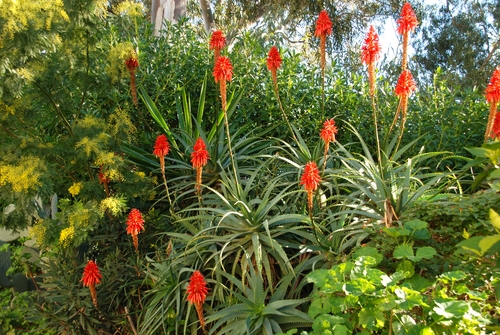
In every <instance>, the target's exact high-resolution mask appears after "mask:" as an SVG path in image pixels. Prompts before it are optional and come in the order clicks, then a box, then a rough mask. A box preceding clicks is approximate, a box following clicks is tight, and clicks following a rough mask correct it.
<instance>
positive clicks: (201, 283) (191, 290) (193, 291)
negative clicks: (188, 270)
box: [187, 270, 208, 304]
mask: <svg viewBox="0 0 500 335" xmlns="http://www.w3.org/2000/svg"><path fill="white" fill-rule="evenodd" d="M187 293H188V296H187V300H188V301H189V302H191V303H193V304H197V303H204V302H205V299H206V297H207V293H208V287H207V282H206V281H205V277H203V275H202V274H201V272H200V271H198V270H196V271H195V272H193V274H192V275H191V278H190V279H189V285H188V287H187Z"/></svg>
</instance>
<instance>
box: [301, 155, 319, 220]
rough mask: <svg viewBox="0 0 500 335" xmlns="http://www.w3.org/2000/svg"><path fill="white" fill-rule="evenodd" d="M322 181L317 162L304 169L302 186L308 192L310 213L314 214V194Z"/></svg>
mask: <svg viewBox="0 0 500 335" xmlns="http://www.w3.org/2000/svg"><path fill="white" fill-rule="evenodd" d="M320 181H321V177H320V176H319V170H318V166H317V165H316V163H315V162H308V163H307V164H306V166H305V167H304V173H303V174H302V177H301V179H300V185H304V189H305V190H306V191H307V207H308V209H309V213H312V209H313V192H314V191H316V189H317V188H318V185H319V182H320Z"/></svg>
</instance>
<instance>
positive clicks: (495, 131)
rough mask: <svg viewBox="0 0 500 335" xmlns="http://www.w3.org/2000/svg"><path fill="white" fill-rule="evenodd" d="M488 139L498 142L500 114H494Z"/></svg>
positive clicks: (499, 136) (499, 138)
mask: <svg viewBox="0 0 500 335" xmlns="http://www.w3.org/2000/svg"><path fill="white" fill-rule="evenodd" d="M490 137H491V139H492V140H496V141H500V113H495V119H494V120H493V126H492V127H491V135H490Z"/></svg>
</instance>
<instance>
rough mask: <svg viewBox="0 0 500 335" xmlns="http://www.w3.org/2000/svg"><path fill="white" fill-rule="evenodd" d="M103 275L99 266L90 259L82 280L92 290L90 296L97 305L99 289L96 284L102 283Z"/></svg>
mask: <svg viewBox="0 0 500 335" xmlns="http://www.w3.org/2000/svg"><path fill="white" fill-rule="evenodd" d="M101 279H102V275H101V271H99V267H98V266H97V264H96V263H94V261H92V260H90V261H88V262H87V265H85V268H84V269H83V276H82V279H81V281H82V282H83V286H87V287H88V288H89V290H90V296H91V297H92V303H93V304H94V306H96V307H97V291H96V289H95V286H96V285H97V284H100V283H101Z"/></svg>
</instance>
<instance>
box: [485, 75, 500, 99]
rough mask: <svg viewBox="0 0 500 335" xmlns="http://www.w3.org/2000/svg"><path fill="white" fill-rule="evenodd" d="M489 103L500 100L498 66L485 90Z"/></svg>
mask: <svg viewBox="0 0 500 335" xmlns="http://www.w3.org/2000/svg"><path fill="white" fill-rule="evenodd" d="M484 93H485V95H486V100H487V101H488V102H489V103H498V102H500V68H497V69H496V70H495V71H494V72H493V75H492V76H491V79H490V83H489V84H488V87H486V90H485V91H484Z"/></svg>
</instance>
